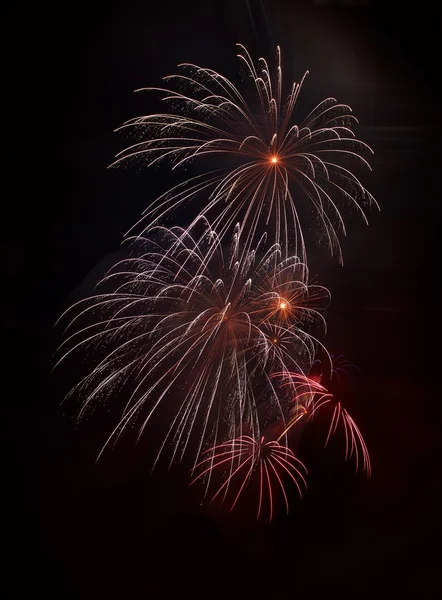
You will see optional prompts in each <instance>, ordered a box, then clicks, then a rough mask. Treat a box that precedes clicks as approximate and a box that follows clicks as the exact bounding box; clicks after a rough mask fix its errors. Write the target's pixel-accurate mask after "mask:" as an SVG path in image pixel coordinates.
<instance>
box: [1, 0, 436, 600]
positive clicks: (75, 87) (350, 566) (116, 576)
mask: <svg viewBox="0 0 442 600" xmlns="http://www.w3.org/2000/svg"><path fill="white" fill-rule="evenodd" d="M436 13H437V7H436V6H434V7H433V5H432V4H431V3H428V4H426V3H425V2H420V3H413V2H411V3H403V4H402V3H394V2H390V3H389V2H380V3H378V4H377V3H373V2H370V3H368V2H356V1H353V2H350V1H348V2H326V1H322V2H320V1H319V0H318V1H317V2H312V1H310V2H307V1H305V2H301V1H300V2H296V1H293V2H283V1H277V0H275V1H274V2H271V1H268V2H263V1H262V2H258V1H256V2H254V1H253V0H250V1H249V2H245V1H238V2H234V1H233V0H231V1H225V2H219V3H218V2H213V1H209V0H208V1H207V2H204V3H203V2H201V3H197V2H181V3H177V2H163V3H162V2H157V3H155V4H153V3H151V2H148V1H146V2H140V1H138V2H134V1H128V2H120V3H117V2H107V3H106V4H99V3H94V2H89V3H84V2H76V3H73V4H70V5H69V6H66V5H58V6H52V7H50V6H46V7H45V6H39V7H38V9H37V8H35V7H34V8H33V9H32V10H30V9H29V10H28V9H27V7H25V6H24V5H23V6H21V5H20V6H17V7H16V11H15V13H14V15H11V17H10V19H8V20H7V23H8V25H5V27H7V26H8V27H9V26H10V28H11V31H12V32H13V36H12V39H13V43H11V44H10V45H8V48H7V51H8V53H9V54H8V55H6V56H7V58H8V59H9V60H10V62H11V65H12V69H11V72H12V73H13V84H12V85H11V90H10V92H9V93H8V94H7V95H8V97H10V98H12V100H13V103H12V107H11V109H10V111H9V112H8V114H6V115H4V118H5V120H6V121H7V123H6V125H11V124H12V126H13V128H14V139H15V141H16V142H18V145H17V152H16V157H17V159H18V160H17V167H18V168H17V170H15V171H14V173H11V174H7V175H8V176H7V180H8V181H9V180H11V185H8V186H5V188H4V198H5V199H4V201H3V206H4V211H5V212H4V219H3V235H2V240H1V245H2V250H3V251H4V258H3V261H2V267H3V271H4V273H3V276H2V280H3V283H5V289H6V292H5V293H4V294H2V303H3V310H2V311H1V314H2V317H3V320H4V323H3V325H4V336H3V339H4V344H3V346H4V350H5V356H6V361H4V367H5V372H4V375H3V383H4V385H3V400H2V410H3V411H4V418H3V419H2V423H3V425H4V431H5V439H6V442H7V449H8V452H7V453H5V458H6V460H5V468H4V481H5V486H4V491H3V496H4V499H5V500H6V501H7V502H6V508H5V509H4V512H3V518H4V521H5V525H6V527H5V528H6V530H7V533H8V534H9V535H7V537H6V538H5V543H4V548H5V550H6V552H5V553H6V555H7V556H8V557H9V560H10V567H9V566H8V569H7V574H8V575H10V581H11V586H9V583H8V584H7V585H6V586H5V589H7V590H8V592H7V593H10V597H11V598H12V597H19V596H20V593H21V590H22V589H26V590H27V591H28V592H30V593H34V594H39V595H40V594H42V595H43V594H44V596H45V597H47V598H52V597H57V598H82V599H83V598H89V597H91V598H92V597H93V598H114V597H115V598H117V597H121V598H140V597H165V598H168V597H175V596H177V595H178V596H183V597H192V598H195V597H198V598H199V597H201V598H202V597H231V598H232V597H233V598H236V597H240V596H241V597H245V598H249V597H250V598H252V597H255V598H261V597H262V598H273V597H281V595H282V597H295V596H296V595H298V594H308V596H309V597H311V598H316V597H320V596H322V595H323V594H331V596H332V597H334V596H335V595H336V594H340V595H343V596H344V597H352V596H353V595H357V597H363V598H365V597H367V598H369V597H370V598H371V597H373V595H377V596H380V597H387V596H388V597H395V598H396V597H411V596H417V597H424V596H425V597H427V598H428V597H431V598H432V597H436V593H437V579H436V576H437V572H438V569H439V566H440V565H439V560H438V549H439V542H440V516H439V507H438V504H439V502H440V463H439V461H438V456H437V454H438V450H439V445H440V416H441V413H440V404H441V401H440V392H439V389H438V377H439V369H440V361H439V357H440V352H439V337H440V325H439V310H440V296H439V289H440V265H439V253H440V247H439V246H440V243H439V239H438V233H439V226H440V164H441V163H440V160H441V153H440V141H439V140H440V123H439V112H440V109H439V105H440V102H439V95H438V83H439V82H438V77H439V74H440V61H439V58H440V51H439V45H440V36H441V33H442V31H441V27H440V21H439V22H438V17H437V14H436ZM238 41H241V42H242V43H244V44H245V45H246V46H247V47H248V48H249V49H250V50H251V51H252V52H253V54H256V53H258V54H259V55H265V56H268V57H272V56H273V55H274V48H275V46H276V44H278V43H279V44H280V45H281V46H282V50H283V57H284V60H285V63H286V64H285V66H286V77H288V78H290V79H299V77H300V76H301V75H302V73H303V72H304V70H305V69H307V68H308V69H309V70H310V75H309V78H308V80H307V82H306V85H305V88H304V91H303V94H304V98H303V102H305V106H310V107H311V106H313V105H314V104H315V102H316V101H318V100H320V99H321V98H322V97H324V96H326V95H332V96H335V97H337V98H338V99H339V100H342V101H343V102H348V103H349V104H350V105H351V106H352V108H353V109H354V112H355V114H356V115H357V116H358V117H359V119H360V122H361V126H360V128H359V130H358V133H359V135H360V137H361V138H362V139H363V140H365V141H366V142H368V143H369V144H370V145H371V146H372V147H373V148H374V150H375V157H374V160H373V161H372V164H373V173H372V174H371V175H370V176H369V177H367V178H366V179H365V180H364V181H366V182H367V186H368V187H369V189H370V190H371V191H372V192H373V193H374V195H375V197H376V198H377V200H378V201H379V203H380V205H381V208H382V211H381V212H380V213H377V212H376V211H372V213H371V214H370V226H369V227H366V226H364V225H363V224H362V223H358V222H357V220H355V219H353V220H352V222H351V224H350V226H349V228H348V229H349V233H348V236H347V238H346V239H345V240H344V241H343V251H344V258H345V265H344V267H343V268H341V267H338V266H337V264H336V261H333V260H332V259H330V258H328V257H327V256H326V253H325V251H323V252H322V253H321V252H318V253H315V255H314V256H313V259H312V262H313V269H312V270H313V271H314V272H315V273H317V274H318V277H319V280H320V282H321V283H323V284H325V285H327V286H329V287H330V289H331V291H332V307H331V309H330V311H329V313H328V323H329V333H328V337H327V344H328V346H329V347H330V348H331V350H332V351H334V352H337V353H343V354H345V356H346V357H348V358H349V359H350V360H351V361H352V362H354V363H355V364H357V365H359V367H360V368H361V374H360V376H359V378H358V380H357V382H356V383H355V386H354V390H353V393H354V405H353V404H352V406H351V409H352V411H353V412H354V413H355V415H356V417H357V420H358V423H359V424H360V426H361V429H362V430H363V432H364V434H365V435H366V439H367V443H368V446H369V448H370V450H371V455H372V461H373V477H372V479H371V480H370V481H369V482H366V481H365V480H364V479H363V478H362V477H356V476H355V475H354V474H353V471H352V470H351V469H350V468H348V469H347V468H345V467H339V464H340V463H339V461H336V464H335V461H334V460H333V456H331V457H330V460H324V461H322V460H318V461H317V463H318V464H317V468H316V474H313V475H312V477H311V480H310V481H311V485H310V490H309V492H308V494H307V497H306V498H305V499H304V501H303V502H302V503H300V502H297V501H296V500H295V499H294V501H293V511H292V514H291V515H290V517H289V518H281V519H278V520H277V521H276V522H275V523H274V524H272V525H271V526H264V525H263V524H258V525H250V524H249V523H246V522H242V521H241V520H240V519H238V518H237V519H235V518H231V519H229V518H226V517H225V516H222V515H221V516H220V515H214V514H212V513H210V514H209V513H208V512H207V511H205V510H202V509H200V508H199V506H198V503H197V502H196V501H195V498H194V496H192V495H191V494H189V493H188V492H187V491H186V487H185V484H184V480H185V477H184V475H183V474H182V473H181V472H180V471H179V469H178V470H177V471H176V472H175V473H172V474H171V475H170V476H169V477H168V478H167V479H161V477H159V476H157V477H156V478H153V479H149V478H148V476H147V472H148V471H147V466H146V463H145V461H144V459H143V458H142V456H140V453H136V452H135V453H132V454H130V455H128V454H126V453H125V452H122V453H121V454H120V455H119V454H118V453H114V454H113V456H112V457H111V459H109V460H107V461H104V463H103V465H101V466H98V467H96V466H95V465H94V458H95V456H96V450H97V448H98V447H99V441H100V439H101V438H100V436H101V435H102V433H103V432H102V431H98V429H94V428H93V427H85V429H84V430H82V429H79V430H78V429H75V428H74V426H73V421H72V418H71V417H72V415H69V414H67V415H66V414H63V411H62V410H61V409H60V406H59V404H60V400H61V391H60V389H61V387H62V386H60V385H59V383H60V382H57V383H54V379H53V378H52V377H50V373H49V370H50V366H49V365H50V359H51V354H52V352H53V351H54V350H55V347H56V343H57V337H56V336H55V335H54V334H53V333H52V328H53V324H54V321H55V319H56V318H57V317H58V315H59V314H60V312H61V311H62V310H63V309H64V308H65V307H66V306H67V305H68V303H69V299H70V297H71V294H72V293H73V292H74V290H75V289H76V288H77V287H78V286H79V285H80V284H81V283H82V281H83V280H84V279H85V278H86V277H87V276H88V274H89V273H90V272H91V271H93V270H94V269H95V268H96V266H97V264H99V263H100V262H101V261H103V260H104V261H106V260H110V259H109V256H112V253H113V252H115V251H117V250H118V247H119V244H120V241H121V238H122V236H123V234H124V233H125V232H126V230H127V229H128V228H129V227H130V226H131V225H132V224H133V223H134V222H135V221H136V220H137V218H138V217H139V215H140V213H141V211H142V210H143V208H144V207H145V206H146V204H147V203H148V202H149V201H150V200H152V199H153V198H155V197H156V196H157V195H158V194H159V193H160V192H161V191H163V190H164V189H165V188H166V187H167V185H168V183H169V180H168V179H166V181H164V172H161V171H157V172H150V171H147V172H139V173H137V172H135V171H132V170H130V169H127V170H125V169H120V170H107V166H108V165H109V164H110V163H111V162H112V159H113V157H114V155H115V154H116V153H117V152H118V151H119V150H121V149H122V148H123V147H124V144H125V141H126V140H124V139H123V138H122V137H121V136H119V135H117V134H115V133H113V130H114V129H115V128H116V127H117V126H118V125H120V124H121V123H122V122H123V121H124V120H126V119H128V118H131V117H133V116H136V115H138V114H141V113H143V112H144V111H146V104H145V99H143V98H141V97H139V96H137V95H134V94H133V93H132V91H133V90H134V89H135V88H138V87H142V86H147V85H158V84H159V83H160V79H161V77H162V76H164V75H165V74H169V73H171V72H173V71H174V68H175V66H176V64H177V63H179V62H183V61H188V62H195V63H197V64H203V65H204V66H210V67H212V68H214V69H216V70H218V71H221V72H223V73H225V74H226V75H227V76H229V77H231V78H233V79H234V80H235V78H236V73H237V66H238V65H237V62H236V58H235V54H236V53H235V47H234V44H235V43H236V42H238ZM179 218H180V219H183V220H184V219H185V215H180V216H179ZM93 279H94V276H92V278H91V280H93ZM86 285H87V284H86ZM305 451H306V452H307V453H308V452H309V449H308V448H306V449H305ZM310 452H311V449H310ZM313 462H314V461H313ZM8 579H9V577H8Z"/></svg>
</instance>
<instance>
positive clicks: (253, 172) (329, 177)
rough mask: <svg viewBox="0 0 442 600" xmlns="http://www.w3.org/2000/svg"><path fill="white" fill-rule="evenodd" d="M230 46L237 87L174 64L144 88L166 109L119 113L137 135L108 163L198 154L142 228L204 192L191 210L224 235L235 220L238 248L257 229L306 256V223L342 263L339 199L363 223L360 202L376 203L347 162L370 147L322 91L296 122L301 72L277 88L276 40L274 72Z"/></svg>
mask: <svg viewBox="0 0 442 600" xmlns="http://www.w3.org/2000/svg"><path fill="white" fill-rule="evenodd" d="M238 48H239V53H238V57H239V59H240V61H241V63H242V65H243V67H244V69H245V72H246V79H247V81H246V83H245V85H244V93H242V92H241V91H240V90H239V89H238V88H237V87H235V86H234V84H233V83H232V82H230V81H229V80H228V79H227V78H226V77H224V76H223V75H221V74H220V73H217V72H216V71H214V70H212V69H208V68H202V67H199V66H196V65H193V64H188V63H185V64H182V65H180V67H181V69H182V73H181V74H176V75H170V76H167V77H165V78H164V80H165V82H166V84H167V85H168V86H169V87H167V88H145V89H147V90H154V91H156V92H158V93H160V94H161V96H162V99H163V100H164V101H165V102H166V103H168V104H169V106H170V109H171V110H170V112H169V113H167V112H166V113H159V114H152V115H147V116H141V117H137V118H134V119H131V120H129V121H127V122H126V123H125V124H124V125H123V126H122V127H121V128H120V130H125V131H128V132H129V133H131V134H133V135H134V136H136V138H137V139H138V140H139V141H137V142H136V143H135V144H133V145H131V146H130V147H128V148H126V149H125V150H123V151H122V152H121V153H120V154H119V155H117V157H116V161H115V162H114V163H113V165H118V164H121V163H123V162H127V161H140V162H141V163H142V164H145V165H148V166H152V165H155V164H158V163H161V162H163V161H169V162H170V163H171V164H172V165H173V168H174V169H175V168H178V167H181V166H184V167H185V166H188V165H189V163H195V162H196V161H202V162H203V164H204V172H203V173H202V174H201V173H197V174H196V175H195V176H194V177H191V178H190V179H187V180H186V181H184V182H183V183H181V184H179V185H177V186H176V187H173V188H172V189H171V190H168V191H167V192H166V193H165V194H164V195H162V196H161V197H160V198H158V199H157V200H155V201H154V202H153V203H152V204H151V205H150V206H149V208H148V209H147V210H146V212H145V214H144V217H143V219H142V221H141V222H142V223H144V224H145V226H147V227H148V228H149V227H151V226H152V225H153V224H157V223H161V222H162V221H163V220H164V218H165V217H167V216H169V215H170V214H172V213H173V211H175V210H176V209H177V208H178V207H180V206H182V205H185V204H188V203H189V202H190V201H191V200H195V199H196V198H200V200H201V197H202V195H204V196H203V200H204V199H206V198H207V197H208V201H207V202H206V203H205V204H204V206H203V207H202V208H201V210H199V211H197V212H198V217H199V216H206V217H207V218H208V219H209V220H210V221H211V223H212V226H213V229H214V231H215V232H216V233H217V234H218V236H219V237H220V238H223V237H224V236H225V235H227V236H230V235H231V230H232V228H233V226H234V225H235V223H237V222H240V223H241V226H240V235H241V237H242V243H243V248H244V251H245V252H247V251H248V250H249V249H250V248H251V247H253V246H255V244H256V242H257V241H258V239H259V238H260V237H261V235H262V233H263V231H266V232H267V235H268V236H269V242H270V243H277V244H279V245H280V247H281V250H282V251H283V252H284V254H285V255H286V256H288V255H289V254H295V255H297V256H299V257H300V259H301V260H302V262H306V249H305V242H304V237H305V236H304V229H305V228H304V227H303V226H302V223H305V222H306V221H308V222H309V224H310V225H309V228H311V225H314V232H315V235H320V236H321V237H322V238H323V239H324V241H325V242H326V244H327V245H328V248H329V251H330V253H331V254H337V255H338V257H339V260H340V261H341V262H342V254H341V249H340V244H339V239H338V234H339V233H340V232H342V233H343V234H345V224H344V217H343V214H342V212H341V211H342V207H343V206H345V205H347V206H348V207H349V208H351V209H354V210H355V211H356V212H357V213H359V214H360V215H361V216H362V218H363V219H364V220H365V221H367V218H366V214H365V211H366V209H367V208H368V207H369V206H370V205H371V204H376V202H375V200H374V198H373V196H372V195H371V194H370V193H369V192H368V191H367V190H366V189H365V188H364V186H363V185H362V183H361V181H360V180H359V178H358V177H357V176H356V175H355V173H354V167H355V166H357V165H361V166H363V167H369V163H368V161H367V156H369V155H370V154H372V150H371V148H370V147H369V146H367V144H365V143H364V142H362V141H360V140H358V139H357V138H356V137H355V134H354V132H353V129H352V128H353V126H354V125H355V124H356V123H357V119H356V118H355V117H354V115H353V114H352V111H351V108H350V107H349V106H348V105H346V104H340V103H338V102H337V101H336V99H335V98H326V99H325V100H323V101H322V102H320V103H319V104H318V105H317V106H316V107H315V108H313V110H312V111H311V112H310V113H309V114H308V115H307V116H306V117H305V118H304V119H302V120H299V121H298V120H296V119H295V112H296V111H295V109H296V104H297V100H298V96H299V94H300V91H301V88H302V85H303V83H304V80H305V77H306V75H307V72H306V73H305V74H304V76H303V77H302V79H301V81H300V82H299V83H293V84H292V85H291V86H290V87H289V89H288V90H287V91H285V86H284V85H283V72H282V67H281V53H280V50H279V48H278V49H277V66H276V70H275V72H274V73H271V71H270V69H269V67H268V65H267V63H266V61H265V60H264V59H263V58H261V59H259V61H258V64H257V65H255V64H254V62H253V61H252V59H251V57H250V55H249V53H248V51H247V50H246V48H244V46H242V45H238ZM137 91H141V90H137ZM247 92H250V94H249V95H250V100H249V99H248V95H247ZM210 159H212V160H210ZM206 165H207V166H206ZM208 194H209V195H208ZM207 195H208V196H207ZM198 217H196V218H198Z"/></svg>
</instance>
